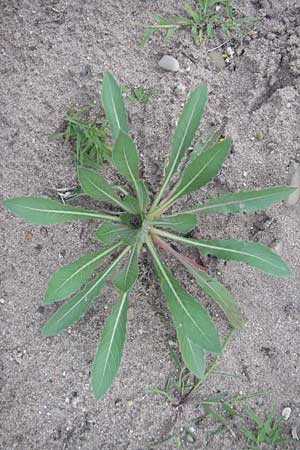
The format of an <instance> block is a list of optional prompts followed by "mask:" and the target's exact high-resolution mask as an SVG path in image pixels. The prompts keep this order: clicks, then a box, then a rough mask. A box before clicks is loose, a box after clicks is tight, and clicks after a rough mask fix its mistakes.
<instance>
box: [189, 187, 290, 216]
mask: <svg viewBox="0 0 300 450" xmlns="http://www.w3.org/2000/svg"><path fill="white" fill-rule="evenodd" d="M294 191H295V188H294V187H290V186H275V187H271V188H265V189H259V190H255V191H241V192H237V193H235V194H224V195H221V196H220V197H217V198H212V199H210V200H208V202H206V203H205V204H204V205H196V206H194V207H193V208H192V210H191V212H195V213H196V212H197V213H201V214H209V213H237V212H242V211H255V210H257V209H262V208H266V207H268V206H270V205H272V204H273V203H276V202H280V201H282V200H285V199H287V198H288V196H289V195H290V194H291V193H292V192H294Z"/></svg>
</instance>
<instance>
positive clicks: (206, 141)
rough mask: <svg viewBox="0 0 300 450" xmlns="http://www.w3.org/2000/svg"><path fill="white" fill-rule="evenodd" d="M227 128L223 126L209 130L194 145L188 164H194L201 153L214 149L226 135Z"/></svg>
mask: <svg viewBox="0 0 300 450" xmlns="http://www.w3.org/2000/svg"><path fill="white" fill-rule="evenodd" d="M224 130H225V127H224V124H222V125H221V126H219V127H214V128H213V129H210V130H208V131H207V132H206V133H204V134H203V135H202V136H201V137H200V138H199V139H198V141H197V142H196V144H195V145H194V149H193V151H192V153H191V154H190V157H189V159H188V162H187V164H190V163H191V162H193V161H194V160H195V159H196V158H197V156H199V155H200V153H202V152H204V151H206V150H208V149H209V148H210V147H213V146H214V145H215V144H216V143H217V142H218V140H219V138H220V137H221V136H222V134H223V133H224Z"/></svg>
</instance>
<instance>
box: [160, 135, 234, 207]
mask: <svg viewBox="0 0 300 450" xmlns="http://www.w3.org/2000/svg"><path fill="white" fill-rule="evenodd" d="M230 147H231V140H230V139H224V141H221V142H218V143H217V144H215V145H214V146H213V147H211V148H209V149H208V150H206V151H205V152H203V153H200V155H199V156H197V158H195V160H194V161H193V164H189V165H187V166H186V167H185V169H184V170H183V172H182V175H181V177H180V180H179V182H178V184H177V185H176V187H175V189H174V194H173V195H172V196H171V198H169V199H168V200H167V201H165V202H163V203H162V206H161V209H163V208H165V207H166V206H167V205H170V204H171V203H173V202H174V201H175V200H176V199H178V198H179V197H182V196H183V195H186V194H189V193H190V192H193V191H195V190H197V189H199V188H200V187H201V186H204V185H205V184H207V183H208V182H209V181H210V180H211V179H212V178H214V177H215V176H216V175H217V174H218V172H219V170H220V169H221V167H222V164H223V162H224V161H225V159H226V158H227V155H228V153H229V150H230Z"/></svg>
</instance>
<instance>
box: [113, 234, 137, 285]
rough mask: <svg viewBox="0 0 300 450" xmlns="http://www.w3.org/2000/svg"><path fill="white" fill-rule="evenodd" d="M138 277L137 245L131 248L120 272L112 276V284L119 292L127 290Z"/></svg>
mask: <svg viewBox="0 0 300 450" xmlns="http://www.w3.org/2000/svg"><path fill="white" fill-rule="evenodd" d="M137 277H138V245H137V243H136V244H135V245H134V247H133V248H132V249H131V252H130V254H129V257H128V261H127V262H126V264H125V266H124V267H123V269H122V270H120V272H118V273H117V274H116V275H115V276H114V277H113V280H112V282H113V284H114V286H115V287H116V288H117V289H119V291H121V292H129V291H130V290H131V289H132V287H133V286H134V284H135V282H136V280H137Z"/></svg>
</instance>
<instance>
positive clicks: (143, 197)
mask: <svg viewBox="0 0 300 450" xmlns="http://www.w3.org/2000/svg"><path fill="white" fill-rule="evenodd" d="M137 189H138V193H139V195H138V196H139V199H140V202H141V211H145V209H146V208H147V206H148V205H149V203H150V197H149V192H148V189H147V187H146V185H145V182H144V181H143V180H139V181H138V182H137Z"/></svg>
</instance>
